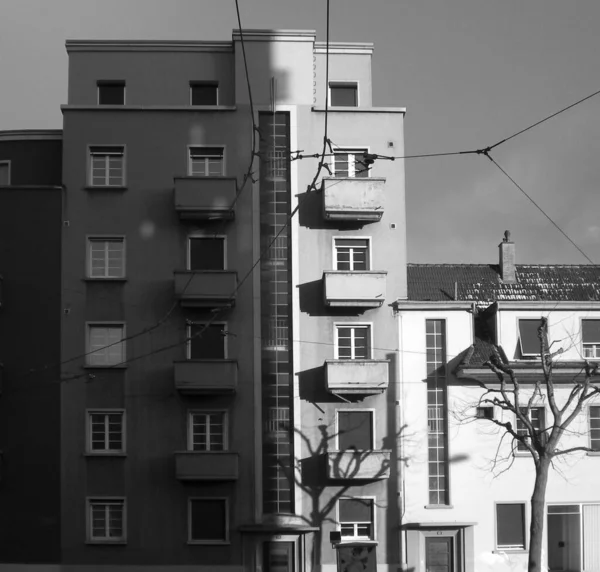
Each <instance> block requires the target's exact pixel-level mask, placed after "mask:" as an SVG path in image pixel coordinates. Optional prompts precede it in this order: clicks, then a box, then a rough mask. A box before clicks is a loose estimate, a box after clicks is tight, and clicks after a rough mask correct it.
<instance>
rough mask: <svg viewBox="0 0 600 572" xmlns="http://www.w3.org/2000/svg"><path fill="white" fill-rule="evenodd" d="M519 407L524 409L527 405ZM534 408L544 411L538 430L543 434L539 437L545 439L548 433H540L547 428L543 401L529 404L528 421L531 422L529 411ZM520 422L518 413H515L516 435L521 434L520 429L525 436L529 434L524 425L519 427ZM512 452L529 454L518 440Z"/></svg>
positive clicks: (518, 454)
mask: <svg viewBox="0 0 600 572" xmlns="http://www.w3.org/2000/svg"><path fill="white" fill-rule="evenodd" d="M520 409H521V410H526V409H527V406H524V407H520ZM534 409H535V410H536V411H543V412H544V414H543V419H542V423H541V426H540V428H539V430H538V431H539V433H540V434H543V435H545V437H541V439H547V438H548V434H547V433H545V432H544V433H542V432H543V431H545V430H546V429H547V426H546V406H545V405H544V404H543V403H534V404H533V405H532V406H531V409H530V410H529V417H528V419H529V422H530V423H531V412H532V411H533V410H534ZM521 413H523V415H524V414H525V413H524V411H521ZM521 423H522V421H521V420H520V419H519V417H518V415H516V414H515V431H516V433H517V435H520V434H521V433H520V431H521V432H524V434H525V435H526V436H529V432H528V430H527V428H526V427H525V428H524V429H519V425H520V424H521ZM534 429H535V427H534ZM514 453H515V455H516V456H521V455H524V456H529V454H530V453H529V449H528V448H527V447H526V446H525V445H524V444H523V445H522V444H521V442H520V441H517V447H516V449H515V450H514Z"/></svg>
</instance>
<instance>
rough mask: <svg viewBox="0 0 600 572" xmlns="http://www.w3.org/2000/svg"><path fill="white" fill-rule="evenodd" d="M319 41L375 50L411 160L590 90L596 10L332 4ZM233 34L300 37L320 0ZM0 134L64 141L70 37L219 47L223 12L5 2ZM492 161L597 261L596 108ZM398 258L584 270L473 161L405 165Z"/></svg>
mask: <svg viewBox="0 0 600 572" xmlns="http://www.w3.org/2000/svg"><path fill="white" fill-rule="evenodd" d="M330 3H331V8H330V10H331V12H330V13H331V16H330V20H331V34H330V35H331V40H332V41H355V42H374V44H375V53H374V57H373V101H374V105H377V106H399V107H406V108H407V115H406V124H405V133H404V137H405V145H406V152H407V153H409V154H420V153H437V152H452V151H462V150H471V149H478V148H483V147H486V146H488V145H492V144H494V143H496V142H497V141H500V140H501V139H504V138H505V137H508V136H509V135H511V134H513V133H515V132H516V131H519V130H520V129H522V128H524V127H526V126H527V125H530V124H532V123H534V122H536V121H538V120H540V119H542V118H544V117H545V116H547V115H550V114H551V113H554V112H556V111H558V110H560V109H561V108H563V107H566V106H567V105H570V104H571V103H574V102H575V101H577V100H579V99H581V98H583V97H585V96H587V95H589V94H591V93H593V92H595V91H597V90H600V57H599V53H600V36H599V35H598V33H597V27H598V22H600V2H599V1H598V0H571V1H569V2H567V1H565V0H369V1H367V0H330ZM239 4H240V13H241V19H242V25H243V27H244V28H280V29H311V30H316V31H317V39H318V40H321V41H323V40H325V33H326V26H325V21H326V19H325V16H326V0H239ZM0 6H1V7H2V17H1V19H0V130H8V129H60V128H61V126H62V116H61V113H60V107H59V106H60V105H61V104H63V103H65V102H66V98H67V63H68V62H67V55H66V51H65V48H64V43H65V40H66V39H83V38H85V39H159V40H161V39H177V40H230V39H231V31H232V29H234V28H237V27H238V25H237V18H236V12H235V3H234V0H51V1H50V0H2V1H1V2H0ZM492 156H493V157H494V159H495V160H496V161H497V162H498V163H499V164H500V165H502V167H503V168H504V169H505V170H506V171H507V172H508V173H509V174H510V175H511V176H512V177H513V178H514V179H515V180H516V181H517V182H518V183H519V185H521V186H522V187H523V189H524V190H525V191H526V192H527V193H528V194H529V195H530V196H531V198H532V199H533V200H534V201H535V202H537V203H538V204H539V205H540V207H541V208H542V209H543V210H544V211H545V212H546V213H547V214H548V216H549V217H550V218H551V219H552V220H553V221H554V222H555V223H556V224H557V225H558V226H559V227H560V228H561V229H562V230H563V231H564V232H565V233H566V234H567V235H568V236H569V237H570V238H571V239H572V240H573V241H574V242H575V243H576V244H577V245H578V246H579V247H580V248H581V250H582V251H583V252H584V253H585V254H586V255H587V257H589V259H591V261H592V262H594V263H600V249H599V248H598V245H599V242H600V216H599V213H600V193H599V192H598V187H599V186H600V95H599V96H596V97H594V98H592V99H590V100H588V101H586V102H585V103H582V104H581V105H578V106H577V107H575V108H573V109H571V110H569V111H567V112H565V113H563V114H561V115H559V116H557V117H556V118H554V119H551V120H550V121H547V122H546V123H544V124H543V125H541V126H539V127H536V128H534V129H532V130H530V131H528V132H527V133H525V134H523V135H520V136H519V137H516V138H514V139H512V140H511V141H508V142H506V143H504V144H502V145H500V146H499V147H497V148H496V149H495V150H494V151H493V153H492ZM406 208H407V240H408V260H409V261H410V262H418V263H496V262H497V259H498V249H497V245H498V243H499V242H500V241H501V239H502V236H503V233H504V230H506V229H508V230H510V231H511V238H512V239H513V240H514V241H515V243H516V251H517V262H518V263H524V264H553V263H556V264H580V263H586V262H588V261H587V260H586V259H585V258H584V257H583V255H582V254H580V253H579V252H578V251H577V249H576V248H575V247H573V245H572V244H570V243H569V241H568V240H567V239H566V238H565V237H564V236H563V235H562V234H561V233H560V232H559V230H557V229H556V228H555V227H554V226H553V225H552V223H551V222H550V221H548V219H547V218H546V217H545V216H544V215H543V214H542V213H541V212H540V211H539V210H538V209H537V208H536V207H535V206H534V205H533V204H532V203H531V202H530V201H529V200H528V199H527V198H526V197H525V196H524V195H523V194H522V193H521V191H519V190H518V189H517V188H516V187H515V186H514V185H513V184H512V183H511V182H510V181H509V180H508V179H507V178H506V177H505V175H503V174H502V173H501V172H500V171H499V170H498V169H497V168H496V167H495V166H494V165H493V164H492V163H491V162H490V161H489V159H487V158H486V157H484V156H481V155H465V156H451V157H434V158H426V159H425V158H424V159H410V160H407V161H406Z"/></svg>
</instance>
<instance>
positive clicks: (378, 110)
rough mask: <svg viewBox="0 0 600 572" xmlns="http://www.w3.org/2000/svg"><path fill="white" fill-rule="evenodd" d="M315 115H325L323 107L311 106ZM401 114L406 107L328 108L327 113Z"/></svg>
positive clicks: (404, 111) (404, 112)
mask: <svg viewBox="0 0 600 572" xmlns="http://www.w3.org/2000/svg"><path fill="white" fill-rule="evenodd" d="M311 109H312V111H313V112H315V113H325V107H324V106H316V105H313V107H312V108H311ZM340 112H341V113H403V114H406V107H328V108H327V113H340Z"/></svg>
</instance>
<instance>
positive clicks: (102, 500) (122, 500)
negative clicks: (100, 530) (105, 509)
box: [85, 495, 127, 544]
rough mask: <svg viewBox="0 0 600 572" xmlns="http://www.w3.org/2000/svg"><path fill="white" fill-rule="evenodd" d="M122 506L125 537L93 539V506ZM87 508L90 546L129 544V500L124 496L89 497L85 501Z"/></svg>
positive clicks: (87, 537) (87, 534)
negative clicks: (110, 504) (111, 504)
mask: <svg viewBox="0 0 600 572" xmlns="http://www.w3.org/2000/svg"><path fill="white" fill-rule="evenodd" d="M109 503H114V504H121V505H122V507H123V511H122V516H123V520H122V528H123V530H122V532H123V535H122V536H121V537H119V538H115V539H114V540H112V539H110V538H93V537H92V532H93V529H92V505H94V504H99V505H100V504H105V505H107V504H109ZM85 506H86V509H85V510H86V519H85V521H86V541H87V543H89V544H126V543H127V498H126V497H124V496H106V495H102V496H96V495H94V496H88V497H86V499H85Z"/></svg>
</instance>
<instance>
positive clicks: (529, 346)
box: [519, 320, 542, 356]
mask: <svg viewBox="0 0 600 572" xmlns="http://www.w3.org/2000/svg"><path fill="white" fill-rule="evenodd" d="M541 323H542V322H541V320H519V342H520V344H521V354H522V355H524V356H534V355H539V354H540V339H539V338H538V328H539V327H540V324H541Z"/></svg>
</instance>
